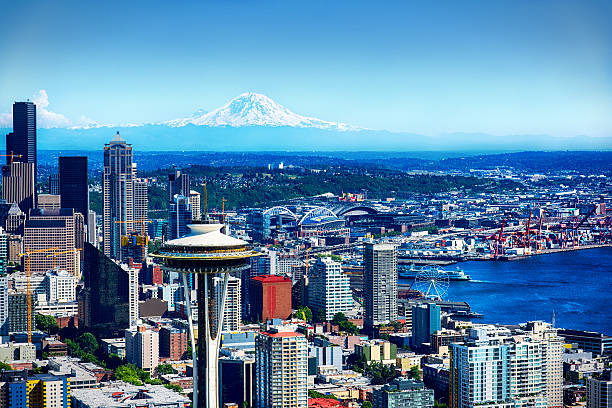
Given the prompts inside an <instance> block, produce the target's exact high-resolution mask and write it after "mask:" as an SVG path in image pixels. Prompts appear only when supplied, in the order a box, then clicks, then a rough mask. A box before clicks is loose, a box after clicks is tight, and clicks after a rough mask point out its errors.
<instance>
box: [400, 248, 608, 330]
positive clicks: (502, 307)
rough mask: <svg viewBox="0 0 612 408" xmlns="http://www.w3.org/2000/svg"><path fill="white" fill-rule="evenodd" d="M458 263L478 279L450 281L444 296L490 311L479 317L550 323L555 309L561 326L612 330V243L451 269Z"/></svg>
mask: <svg viewBox="0 0 612 408" xmlns="http://www.w3.org/2000/svg"><path fill="white" fill-rule="evenodd" d="M457 266H458V267H459V268H462V269H463V271H464V272H465V273H467V274H468V275H470V276H471V278H472V281H469V282H450V287H449V289H448V292H447V294H446V296H444V300H453V301H466V302H468V303H469V304H470V306H471V307H472V310H473V311H475V312H478V313H482V314H484V317H483V318H482V319H474V320H473V321H474V322H482V323H501V324H516V323H523V322H526V321H529V320H544V321H547V322H550V321H551V316H552V312H553V310H554V312H555V321H556V327H562V328H567V329H579V330H591V331H598V332H603V333H605V334H607V335H612V248H597V249H586V250H578V251H570V252H561V253H555V254H546V255H537V256H532V257H529V258H525V259H521V260H517V261H508V262H501V261H499V262H494V261H470V262H463V263H459V264H457V265H452V266H448V267H445V269H447V270H450V269H454V268H456V267H457ZM400 283H409V280H406V279H400Z"/></svg>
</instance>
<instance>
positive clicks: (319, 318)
mask: <svg viewBox="0 0 612 408" xmlns="http://www.w3.org/2000/svg"><path fill="white" fill-rule="evenodd" d="M314 321H315V323H323V322H324V321H325V312H324V311H323V309H319V310H317V313H315V318H314Z"/></svg>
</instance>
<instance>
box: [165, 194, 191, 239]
mask: <svg viewBox="0 0 612 408" xmlns="http://www.w3.org/2000/svg"><path fill="white" fill-rule="evenodd" d="M192 218H193V214H192V212H191V204H190V203H189V199H188V198H187V197H185V196H183V195H181V194H177V195H175V196H174V198H173V200H172V201H171V202H170V208H169V209H168V238H169V239H177V238H180V237H182V236H185V235H187V234H189V227H187V225H189V224H191V220H192Z"/></svg>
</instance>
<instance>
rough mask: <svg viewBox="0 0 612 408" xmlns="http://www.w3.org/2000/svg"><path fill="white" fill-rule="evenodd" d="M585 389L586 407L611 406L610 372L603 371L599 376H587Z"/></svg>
mask: <svg viewBox="0 0 612 408" xmlns="http://www.w3.org/2000/svg"><path fill="white" fill-rule="evenodd" d="M586 389H587V395H586V400H587V404H586V406H587V408H612V372H610V371H606V372H604V373H603V375H602V377H601V378H595V377H590V378H587V380H586Z"/></svg>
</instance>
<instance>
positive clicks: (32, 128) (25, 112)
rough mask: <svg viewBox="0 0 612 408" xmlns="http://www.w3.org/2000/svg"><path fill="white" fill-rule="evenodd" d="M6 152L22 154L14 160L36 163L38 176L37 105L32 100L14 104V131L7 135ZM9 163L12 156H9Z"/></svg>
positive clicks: (35, 167)
mask: <svg viewBox="0 0 612 408" xmlns="http://www.w3.org/2000/svg"><path fill="white" fill-rule="evenodd" d="M6 153H7V154H9V155H10V154H11V153H12V154H13V155H20V156H21V157H18V158H14V161H20V162H24V163H34V177H35V178H36V170H38V168H37V165H36V164H37V161H36V105H34V103H32V102H15V103H14V104H13V132H12V133H9V134H8V135H6ZM6 160H7V164H10V161H11V158H10V157H7V158H6Z"/></svg>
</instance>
